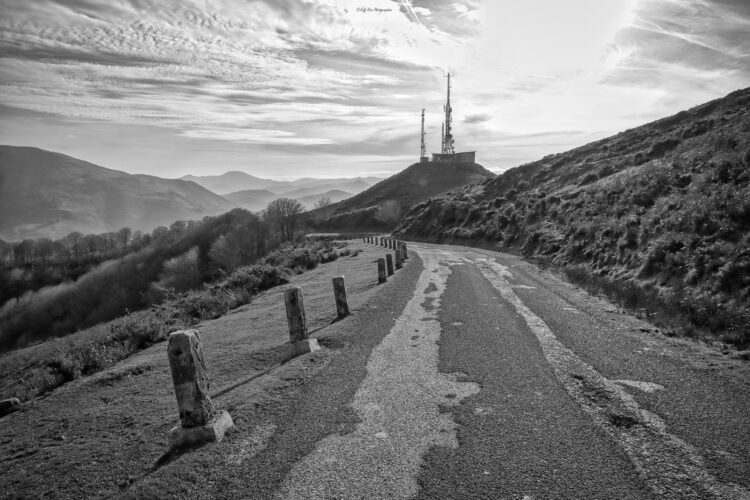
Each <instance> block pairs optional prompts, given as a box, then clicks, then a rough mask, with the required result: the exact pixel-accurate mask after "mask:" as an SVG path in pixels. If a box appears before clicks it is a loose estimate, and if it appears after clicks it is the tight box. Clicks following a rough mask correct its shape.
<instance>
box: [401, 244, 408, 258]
mask: <svg viewBox="0 0 750 500" xmlns="http://www.w3.org/2000/svg"><path fill="white" fill-rule="evenodd" d="M401 248H402V249H403V251H404V260H409V251H408V250H407V249H406V242H405V241H402V242H401Z"/></svg>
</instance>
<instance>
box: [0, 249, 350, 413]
mask: <svg viewBox="0 0 750 500" xmlns="http://www.w3.org/2000/svg"><path fill="white" fill-rule="evenodd" d="M342 246H345V244H342V245H340V246H334V245H333V244H332V243H331V242H330V241H327V240H322V241H315V242H306V241H300V242H298V243H297V244H290V243H288V244H286V245H285V246H283V247H282V248H280V249H278V250H276V251H273V252H271V253H270V254H269V255H267V256H266V257H264V258H263V259H261V260H260V261H259V262H258V263H257V264H254V265H250V266H243V267H240V268H238V269H236V270H235V271H234V272H232V273H231V274H230V275H228V276H226V277H225V278H223V279H220V280H218V281H216V282H213V283H211V284H206V285H205V286H203V287H202V288H200V289H198V290H189V291H186V292H183V293H169V294H168V295H167V296H165V297H162V299H161V300H160V301H159V302H158V303H156V304H154V305H153V306H152V307H151V308H150V309H146V310H141V311H136V312H133V313H130V314H127V315H125V316H122V317H119V318H117V319H114V320H112V321H110V322H108V323H105V324H101V325H98V326H95V327H93V328H90V329H88V330H85V331H82V332H79V333H77V334H75V335H72V336H70V337H68V338H66V339H61V340H59V341H57V342H55V343H54V344H52V345H50V346H48V345H45V344H40V345H36V346H32V347H29V348H26V349H24V350H21V351H17V352H12V353H8V354H6V355H5V357H4V359H0V380H1V382H0V399H2V398H7V397H17V398H19V399H21V400H23V401H25V400H28V399H31V398H33V397H36V396H38V395H41V394H44V393H46V392H48V391H51V390H52V389H54V388H56V387H59V386H61V385H63V384H65V383H66V382H68V381H71V380H74V379H76V378H79V377H81V376H86V375H91V374H93V373H96V372H98V371H101V370H103V369H105V368H107V367H109V366H112V365H113V364H115V363H117V362H118V361H120V360H122V359H124V358H126V357H128V356H130V355H132V354H133V353H135V352H138V351H140V350H142V349H145V348H147V347H149V346H150V345H152V344H155V343H157V342H161V341H163V340H165V339H166V338H167V336H168V335H169V334H170V333H171V332H174V331H177V330H180V329H184V328H189V327H191V326H192V325H193V324H195V323H197V322H199V321H202V320H205V319H213V318H217V317H219V316H221V315H223V314H225V313H226V312H228V311H229V310H231V309H234V308H236V307H239V306H241V305H243V304H247V303H248V302H250V301H251V300H252V297H253V296H254V295H256V294H258V293H260V292H262V291H264V290H267V289H269V288H272V287H274V286H277V285H281V284H284V283H287V282H288V281H289V278H290V277H291V276H293V275H295V274H300V273H302V272H304V271H306V270H309V269H314V268H315V267H317V266H318V264H320V263H325V262H331V261H333V260H336V259H337V258H338V257H340V256H345V255H350V251H349V250H348V249H344V248H342ZM352 255H355V254H352Z"/></svg>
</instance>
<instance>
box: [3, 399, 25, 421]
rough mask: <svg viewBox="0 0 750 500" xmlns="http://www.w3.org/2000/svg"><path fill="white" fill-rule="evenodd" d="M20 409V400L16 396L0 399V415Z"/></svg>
mask: <svg viewBox="0 0 750 500" xmlns="http://www.w3.org/2000/svg"><path fill="white" fill-rule="evenodd" d="M20 409H21V400H19V399H18V398H8V399H3V400H2V401H0V417H4V416H5V415H8V414H9V413H13V412H14V411H18V410H20Z"/></svg>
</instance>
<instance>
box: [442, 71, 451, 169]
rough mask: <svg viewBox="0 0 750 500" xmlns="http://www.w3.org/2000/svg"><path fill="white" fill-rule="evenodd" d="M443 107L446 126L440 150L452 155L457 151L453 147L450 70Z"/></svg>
mask: <svg viewBox="0 0 750 500" xmlns="http://www.w3.org/2000/svg"><path fill="white" fill-rule="evenodd" d="M443 109H444V110H445V125H444V126H445V128H444V132H443V146H442V148H441V150H440V153H441V154H444V155H452V154H454V153H455V150H454V149H453V134H452V133H451V111H453V109H452V108H451V74H450V71H449V72H448V95H447V99H446V101H445V106H443Z"/></svg>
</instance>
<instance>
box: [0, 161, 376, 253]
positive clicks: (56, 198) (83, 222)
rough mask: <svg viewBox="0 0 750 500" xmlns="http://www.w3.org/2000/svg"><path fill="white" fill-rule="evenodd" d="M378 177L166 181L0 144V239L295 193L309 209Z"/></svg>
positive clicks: (192, 215) (200, 213)
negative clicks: (320, 201) (326, 198)
mask: <svg viewBox="0 0 750 500" xmlns="http://www.w3.org/2000/svg"><path fill="white" fill-rule="evenodd" d="M379 180H380V178H377V177H357V178H351V179H346V178H341V179H311V178H303V179H298V180H296V181H276V180H272V179H263V178H260V177H254V176H252V175H249V174H246V173H244V172H237V171H234V172H227V173H225V174H223V175H218V176H207V177H197V176H191V175H187V176H185V177H183V178H181V179H163V178H160V177H156V176H151V175H131V174H128V173H125V172H120V171H117V170H111V169H108V168H104V167H100V166H98V165H94V164H93V163H89V162H86V161H83V160H79V159H76V158H73V157H70V156H67V155H64V154H61V153H54V152H51V151H45V150H43V149H38V148H32V147H17V146H0V239H2V240H6V241H19V240H22V239H25V238H40V237H47V238H53V239H57V238H60V237H63V236H65V235H67V234H69V233H71V232H74V231H79V232H81V233H84V234H89V233H104V232H109V231H116V230H118V229H120V228H123V227H129V228H131V229H133V230H142V231H151V230H153V229H154V228H156V227H158V226H168V225H170V224H172V223H173V222H175V221H177V220H198V219H202V218H203V217H205V216H207V215H218V214H221V213H224V212H227V211H229V210H232V209H233V208H237V207H241V208H245V209H247V210H251V211H259V210H262V209H264V208H265V207H266V206H267V205H268V203H269V202H270V201H272V200H275V199H277V198H280V197H288V198H294V199H296V200H298V201H300V203H302V204H303V205H304V206H305V207H306V208H307V209H311V208H313V207H314V205H315V203H316V202H317V201H318V200H319V199H320V198H322V197H328V198H330V199H331V201H333V202H338V201H341V200H343V199H345V198H348V197H350V196H352V195H354V194H357V193H359V192H361V191H363V190H365V189H367V188H369V187H370V186H371V185H372V184H374V183H376V182H378V181H379ZM217 192H220V193H223V194H224V196H222V195H219V194H218V193H217Z"/></svg>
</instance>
